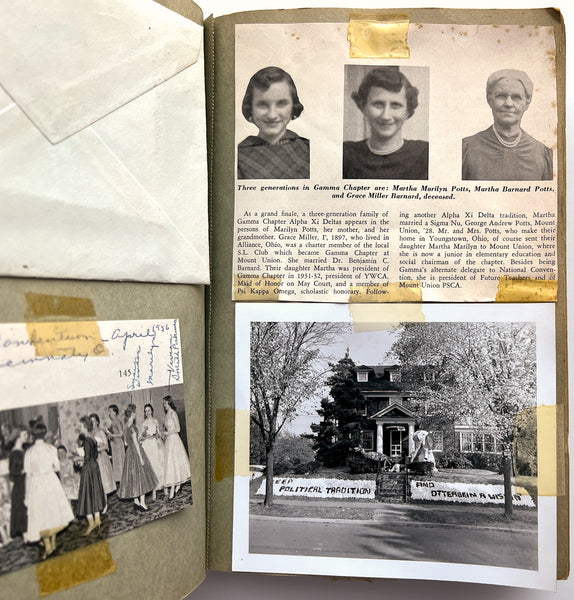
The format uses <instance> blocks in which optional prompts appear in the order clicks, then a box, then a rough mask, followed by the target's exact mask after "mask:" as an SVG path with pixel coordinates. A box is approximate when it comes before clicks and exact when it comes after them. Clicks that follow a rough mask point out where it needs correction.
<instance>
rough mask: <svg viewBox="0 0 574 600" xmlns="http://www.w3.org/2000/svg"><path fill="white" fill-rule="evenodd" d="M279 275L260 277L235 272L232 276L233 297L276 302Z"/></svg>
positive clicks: (279, 282)
mask: <svg viewBox="0 0 574 600" xmlns="http://www.w3.org/2000/svg"><path fill="white" fill-rule="evenodd" d="M280 286H281V277H280V276H277V277H262V276H261V275H247V274H237V273H236V274H235V275H234V277H233V291H234V292H235V293H234V295H233V297H234V299H235V300H241V301H242V300H246V301H249V302H261V301H265V302H277V301H278V300H279V287H280Z"/></svg>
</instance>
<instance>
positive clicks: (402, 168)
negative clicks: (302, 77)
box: [343, 66, 429, 179]
mask: <svg viewBox="0 0 574 600" xmlns="http://www.w3.org/2000/svg"><path fill="white" fill-rule="evenodd" d="M347 68H351V69H352V68H353V66H348V67H347ZM351 97H352V99H353V100H354V102H355V104H356V106H357V108H358V109H359V110H360V111H361V113H362V116H363V117H364V125H363V130H364V131H366V132H367V135H368V137H367V138H366V139H363V140H361V141H346V142H344V143H343V179H428V156H429V144H428V142H427V141H424V140H416V139H405V137H404V135H403V126H404V125H405V123H406V122H407V121H408V120H409V119H410V118H411V117H412V116H413V115H414V113H415V110H416V109H417V106H418V104H419V90H418V89H417V88H416V87H415V86H413V85H412V84H411V82H410V81H409V80H408V79H407V77H406V76H405V74H404V73H402V72H401V71H400V70H399V67H394V66H387V67H376V68H374V69H371V70H370V71H368V72H367V74H366V75H365V76H364V77H363V79H362V81H361V83H360V85H359V87H358V89H357V90H356V91H354V92H353V93H352V94H351Z"/></svg>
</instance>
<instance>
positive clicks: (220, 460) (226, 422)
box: [214, 408, 235, 481]
mask: <svg viewBox="0 0 574 600" xmlns="http://www.w3.org/2000/svg"><path fill="white" fill-rule="evenodd" d="M234 455H235V410H234V409H233V408H218V409H217V410H216V411H215V472H214V477H215V481H221V480H222V479H225V478H226V477H232V476H233V459H234Z"/></svg>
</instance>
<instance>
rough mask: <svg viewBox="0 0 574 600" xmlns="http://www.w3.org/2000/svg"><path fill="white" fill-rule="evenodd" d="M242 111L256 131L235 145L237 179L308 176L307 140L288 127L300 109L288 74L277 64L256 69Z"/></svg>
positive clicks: (300, 177) (295, 90) (300, 105)
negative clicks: (276, 65) (255, 133)
mask: <svg viewBox="0 0 574 600" xmlns="http://www.w3.org/2000/svg"><path fill="white" fill-rule="evenodd" d="M241 111H242V113H243V116H244V117H245V118H246V119H247V121H249V122H250V123H253V125H255V127H256V128H257V130H258V131H257V135H250V136H249V137H247V138H245V139H244V140H243V141H242V142H241V143H240V144H239V146H238V148H237V178H238V179H309V140H308V139H306V138H303V137H300V136H299V135H297V134H296V133H295V132H294V131H291V130H290V129H287V127H288V125H289V123H290V122H291V121H292V120H293V119H296V118H297V117H299V116H300V115H301V113H302V112H303V104H301V101H300V100H299V96H298V94H297V88H296V87H295V83H294V82H293V79H292V78H291V75H289V73H287V72H286V71H284V70H283V69H280V68H279V67H265V68H264V69H261V70H259V71H257V73H255V75H253V77H251V80H250V81H249V84H248V86H247V91H246V92H245V96H244V98H243V103H242V105H241Z"/></svg>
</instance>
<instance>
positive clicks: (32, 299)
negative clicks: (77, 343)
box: [24, 292, 96, 321]
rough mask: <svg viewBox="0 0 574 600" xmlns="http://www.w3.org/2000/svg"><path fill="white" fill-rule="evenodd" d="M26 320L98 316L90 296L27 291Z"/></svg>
mask: <svg viewBox="0 0 574 600" xmlns="http://www.w3.org/2000/svg"><path fill="white" fill-rule="evenodd" d="M25 296H26V310H25V312H24V320H25V321H34V320H37V319H41V318H43V317H62V316H67V317H72V318H74V319H90V318H93V319H95V318H96V309H95V308H94V304H93V302H92V301H91V300H90V299H89V298H79V297H75V296H54V295H51V294H36V293H34V292H27V293H26V294H25Z"/></svg>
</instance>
